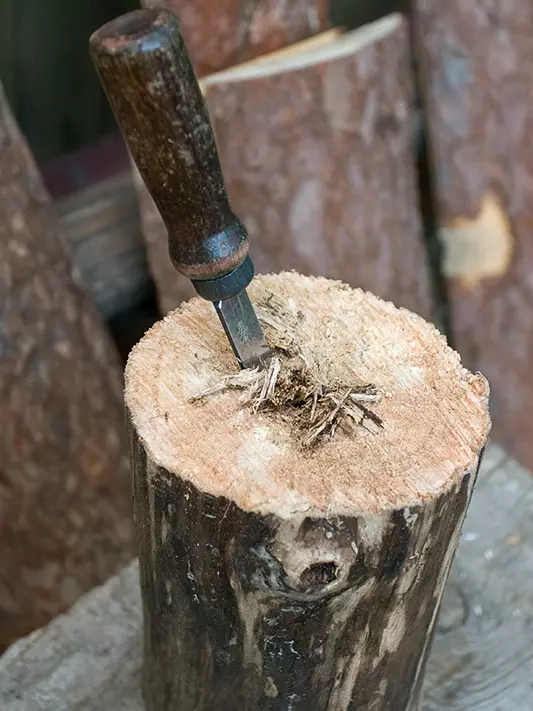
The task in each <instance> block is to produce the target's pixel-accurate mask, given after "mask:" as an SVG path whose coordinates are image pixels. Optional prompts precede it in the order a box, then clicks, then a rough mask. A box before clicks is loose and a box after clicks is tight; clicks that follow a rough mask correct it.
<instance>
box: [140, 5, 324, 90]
mask: <svg viewBox="0 0 533 711" xmlns="http://www.w3.org/2000/svg"><path fill="white" fill-rule="evenodd" d="M329 4H330V3H329V0H291V2H281V3H280V2H275V1H273V0H244V2H243V1H242V0H218V2H217V7H216V11H215V9H214V7H213V3H212V2H211V0H141V5H143V6H144V7H165V8H167V9H168V10H172V12H174V13H175V14H176V15H177V16H178V18H179V20H180V23H181V26H182V30H183V36H184V38H185V42H186V44H187V48H188V50H189V52H190V55H191V59H192V61H193V64H194V67H195V71H196V73H197V74H198V76H201V77H202V76H205V75H207V74H211V73H212V72H217V71H219V70H220V69H225V68H226V67H231V66H233V65H234V64H239V63H240V62H244V61H245V60H247V59H251V58H252V57H256V56H259V55H261V54H267V53H268V52H274V51H275V50H277V49H280V48H282V47H285V46H286V45H290V44H293V43H294V42H299V41H300V40H302V39H304V38H305V37H309V36H310V35H314V34H317V33H318V32H321V31H322V30H323V29H324V28H325V27H327V25H328V22H329Z"/></svg>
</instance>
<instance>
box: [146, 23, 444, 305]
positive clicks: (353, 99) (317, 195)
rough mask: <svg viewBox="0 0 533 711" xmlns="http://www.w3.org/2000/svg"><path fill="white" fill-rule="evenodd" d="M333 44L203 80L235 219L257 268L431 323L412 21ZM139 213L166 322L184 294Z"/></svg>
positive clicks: (161, 242) (156, 233)
mask: <svg viewBox="0 0 533 711" xmlns="http://www.w3.org/2000/svg"><path fill="white" fill-rule="evenodd" d="M328 36H329V40H328V41H327V42H326V43H323V44H321V45H320V46H319V47H317V46H316V44H315V43H316V38H315V39H314V40H313V48H312V49H311V50H309V49H307V47H308V45H307V43H302V44H301V45H300V48H299V49H298V51H293V52H291V53H290V54H286V53H285V54H282V55H281V57H282V58H281V59H280V58H279V57H278V56H276V55H274V56H273V57H270V58H269V57H263V58H261V61H260V62H251V63H248V64H247V65H245V66H243V67H233V68H232V69H231V70H228V71H227V72H222V73H219V74H216V75H214V76H209V77H206V78H205V79H204V80H203V88H204V94H205V97H206V101H207V105H208V108H209V112H210V116H211V121H212V123H213V128H214V130H215V134H216V137H217V144H218V148H219V153H220V158H221V164H222V168H223V171H224V176H225V180H226V184H227V187H228V193H229V197H230V201H231V204H232V207H233V210H234V211H235V213H236V214H237V215H238V216H239V217H240V218H241V219H242V220H243V221H244V223H245V225H246V227H247V229H248V231H249V233H250V239H251V247H250V251H251V255H252V259H253V260H254V264H255V266H256V269H257V271H258V272H262V273H266V272H277V271H280V270H283V269H296V270H297V271H299V272H301V273H304V274H318V275H323V276H327V277H330V278H334V279H342V280H343V281H346V282H348V283H350V284H352V285H355V286H360V287H362V288H364V289H368V290H370V291H372V292H374V293H375V294H377V295H378V296H381V297H383V298H385V299H389V300H391V301H393V302H394V303H396V304H397V305H400V306H405V307H407V308H409V309H411V310H412V311H415V312H416V313H419V314H421V315H422V316H424V317H426V318H430V317H431V315H432V310H433V304H432V298H431V293H430V292H431V289H430V284H429V278H428V269H427V260H426V253H425V247H424V242H423V235H422V230H421V224H420V217H419V199H418V194H417V178H416V172H415V165H414V160H415V159H414V147H413V123H414V114H413V98H412V78H411V72H410V65H409V41H408V37H407V28H406V25H405V22H404V21H403V20H402V18H401V17H400V16H399V15H391V16H389V17H386V18H384V19H382V20H379V21H378V22H376V23H372V24H371V25H368V26H365V27H363V28H360V29H359V30H356V31H354V32H352V33H347V34H344V35H341V36H335V35H333V34H332V33H328ZM308 42H309V40H308ZM141 211H142V214H143V220H144V227H145V235H146V238H147V244H148V251H149V261H150V266H151V270H152V273H153V274H154V277H155V281H156V285H157V289H158V294H159V303H160V306H161V309H162V311H163V312H164V313H166V312H167V311H169V310H170V309H172V308H174V307H175V306H176V305H177V304H178V303H179V302H180V301H181V300H182V299H183V298H184V296H186V295H187V289H186V286H185V285H184V280H183V279H180V277H179V276H178V275H176V273H175V270H174V269H173V267H172V265H171V263H170V260H169V257H168V249H167V246H166V240H165V237H164V229H163V228H162V227H161V226H160V227H159V229H158V224H159V225H160V222H159V218H158V216H157V213H155V210H154V208H151V207H150V201H149V199H146V198H145V199H144V203H143V205H142V209H141Z"/></svg>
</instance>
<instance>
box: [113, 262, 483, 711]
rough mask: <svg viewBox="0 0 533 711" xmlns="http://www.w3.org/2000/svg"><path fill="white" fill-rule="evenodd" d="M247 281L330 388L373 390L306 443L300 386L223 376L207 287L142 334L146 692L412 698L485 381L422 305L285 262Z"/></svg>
mask: <svg viewBox="0 0 533 711" xmlns="http://www.w3.org/2000/svg"><path fill="white" fill-rule="evenodd" d="M250 293H251V297H252V299H253V301H254V303H255V305H256V307H257V310H258V314H259V317H260V319H261V321H262V323H263V326H264V328H265V330H266V334H267V338H268V339H269V341H270V343H271V344H273V343H274V342H276V343H278V344H279V340H278V339H279V337H280V333H281V335H282V337H283V339H284V343H285V344H286V348H287V349H288V351H290V349H291V348H293V347H297V348H298V349H299V353H300V356H299V357H300V358H301V360H302V362H303V363H306V364H307V365H306V368H307V371H306V372H308V373H314V372H316V373H319V375H320V379H321V380H320V382H321V383H324V385H323V387H324V388H326V384H328V383H335V384H336V387H338V388H339V392H342V393H344V390H345V389H346V387H347V384H351V385H352V386H354V384H355V383H367V384H368V383H374V385H375V388H376V389H377V392H379V393H381V394H382V398H381V400H380V401H379V402H377V403H374V404H373V406H372V407H373V410H372V412H370V410H368V409H367V410H366V415H365V418H363V420H362V421H361V422H360V423H359V425H358V426H355V429H351V430H350V429H347V430H346V431H345V430H344V429H343V427H344V425H346V422H344V424H343V423H342V422H340V421H339V423H338V428H337V429H336V430H331V431H330V434H329V436H328V437H327V438H324V439H323V440H321V441H320V442H318V443H316V444H315V445H314V446H313V447H311V448H305V447H304V445H303V444H302V440H301V439H300V434H298V430H297V427H296V423H297V422H299V423H300V426H301V422H302V421H301V419H298V418H299V417H300V412H301V411H302V410H301V408H302V404H301V402H302V399H304V395H303V394H302V392H300V394H299V395H298V396H296V395H295V396H294V400H293V401H292V400H291V401H290V403H285V405H286V407H284V406H283V405H282V404H280V402H279V400H278V401H276V399H275V398H276V397H277V396H275V395H272V398H273V400H274V401H275V402H276V403H277V405H276V406H274V405H273V406H272V407H271V408H270V409H268V408H267V409H259V410H258V409H257V408H254V409H252V410H250V406H249V405H248V404H246V403H244V401H243V394H242V393H239V392H237V391H236V390H231V389H230V390H224V389H223V390H217V386H218V385H219V384H220V383H221V381H222V382H226V383H227V382H229V381H228V380H227V378H228V377H230V380H231V377H232V376H231V374H232V373H234V372H235V369H236V365H235V361H234V358H233V356H232V354H231V350H230V348H229V345H228V344H227V342H226V341H225V337H224V335H223V333H222V331H221V329H220V327H219V326H218V325H217V323H216V315H215V313H214V310H213V309H212V307H211V306H210V305H209V304H207V303H206V302H204V301H201V300H200V299H193V300H192V301H190V302H189V303H188V304H187V305H185V306H184V307H182V309H179V310H176V311H174V312H173V313H171V314H170V315H168V316H167V318H166V319H165V320H164V321H162V322H160V323H159V324H157V325H156V326H155V327H154V328H152V329H151V331H150V332H148V334H146V335H145V337H144V338H143V339H142V340H141V342H140V343H139V344H138V345H137V346H136V347H135V348H134V350H133V351H132V353H131V355H130V358H129V361H128V365H127V368H126V405H127V409H128V411H129V416H130V421H131V428H130V431H131V437H132V464H133V477H134V501H135V516H136V523H137V528H138V534H139V553H140V566H141V587H142V596H143V606H144V620H145V627H144V672H143V673H144V696H145V701H146V704H147V708H148V710H149V711H156V709H161V708H179V709H180V711H192V709H195V710H196V711H203V710H204V709H205V710H207V709H212V708H217V709H220V710H221V711H230V710H233V709H235V708H246V709H248V710H249V711H253V710H255V709H258V710H259V709H261V711H267V710H268V711H270V710H272V711H274V710H275V709H282V708H283V709H284V708H288V706H289V705H290V707H291V708H292V709H294V710H295V711H303V710H304V709H306V710H307V709H310V708H313V709H314V711H322V710H323V711H326V710H327V711H341V710H345V709H348V708H364V709H373V710H374V711H381V710H385V709H394V711H402V710H407V709H409V710H414V709H417V708H418V703H419V698H420V688H421V683H422V679H423V672H424V668H425V664H426V660H427V656H428V652H429V649H430V643H431V639H432V635H433V631H434V625H435V618H436V615H437V611H438V608H439V604H440V601H441V597H442V593H443V590H444V585H445V582H446V579H447V576H448V572H449V569H450V565H451V562H452V558H453V555H454V552H455V548H456V546H457V543H458V539H459V534H460V529H461V525H462V522H463V518H464V516H465V513H466V510H467V506H468V502H469V499H470V494H471V491H472V487H473V484H474V481H475V478H476V473H477V468H478V465H479V462H480V457H481V452H482V450H483V447H484V444H485V442H486V438H487V434H488V429H489V417H488V411H487V397H488V392H487V384H486V381H485V379H484V378H483V377H482V376H480V375H476V376H474V375H472V374H470V373H469V372H468V371H466V370H465V369H464V368H462V366H461V365H460V362H459V359H458V356H457V355H456V354H455V353H454V352H453V351H451V349H449V348H448V347H447V346H446V345H445V343H444V341H443V339H442V337H441V336H440V335H439V334H438V332H437V331H436V329H434V327H433V326H430V325H429V324H428V323H426V322H425V321H423V320H422V319H421V318H420V317H418V316H416V315H414V314H411V313H409V312H408V311H405V310H399V309H396V308H395V307H394V306H393V305H392V304H390V303H386V302H383V301H381V300H380V299H378V298H377V297H375V296H373V295H371V294H368V293H364V292H361V291H359V290H352V289H350V288H348V287H347V286H346V285H343V284H341V283H339V282H332V281H329V280H326V279H316V278H310V277H303V276H300V275H297V274H295V273H291V274H286V273H284V274H281V275H278V276H260V277H258V278H256V279H255V280H254V282H253V283H252V284H251V285H250ZM280 314H281V316H280ZM280 347H281V346H280ZM287 362H288V361H287ZM291 362H292V361H291ZM281 367H282V370H281V371H280V373H281V372H284V371H283V367H288V366H287V365H285V366H283V365H282V366H281ZM252 376H253V374H252ZM241 377H242V376H241ZM247 377H248V376H247ZM281 377H282V376H281V375H280V376H279V378H281ZM224 378H226V380H224ZM231 382H234V381H231ZM280 382H281V380H280ZM283 382H286V381H283ZM206 392H207V393H209V392H211V393H212V394H211V395H209V394H206ZM323 392H325V391H323ZM348 392H349V390H348ZM199 396H200V398H201V399H200V400H198V397H199ZM332 397H333V396H332ZM345 397H346V396H345ZM298 398H301V399H298ZM317 400H318V405H317V406H316V407H320V406H321V399H320V397H318V395H317V399H316V400H313V401H314V402H315V403H316V401H317ZM343 402H345V400H343ZM313 407H314V406H313ZM369 407H370V406H369ZM367 417H368V420H367V419H366V418H367ZM370 420H372V422H371V421H370ZM379 421H381V423H382V427H381V428H372V427H371V426H370V425H371V424H372V423H374V424H375V423H376V422H379ZM365 423H366V424H365Z"/></svg>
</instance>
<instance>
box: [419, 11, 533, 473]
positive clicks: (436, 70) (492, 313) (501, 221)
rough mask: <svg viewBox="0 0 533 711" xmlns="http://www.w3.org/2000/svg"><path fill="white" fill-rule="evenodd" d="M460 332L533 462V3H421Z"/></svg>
mask: <svg viewBox="0 0 533 711" xmlns="http://www.w3.org/2000/svg"><path fill="white" fill-rule="evenodd" d="M413 8H414V11H415V19H416V23H415V26H416V30H417V32H416V35H417V38H418V56H419V59H420V64H421V66H422V68H423V75H422V80H423V87H422V88H423V90H424V91H423V93H424V96H425V104H426V108H427V118H428V129H429V137H430V140H431V144H432V148H433V156H432V157H433V162H434V187H435V189H436V198H437V206H436V207H437V213H438V214H437V218H438V224H439V228H440V230H439V236H440V240H441V243H442V246H443V250H444V251H443V260H444V263H443V266H444V271H445V274H446V276H447V280H448V293H449V298H450V305H451V323H452V335H453V337H454V340H455V344H456V346H457V348H458V350H460V351H461V354H462V356H463V359H464V361H465V363H466V365H467V367H469V368H471V369H479V370H481V371H482V372H483V373H484V375H486V376H487V378H488V379H489V381H490V383H491V390H492V415H493V424H494V427H493V437H494V438H495V439H496V440H497V441H498V442H500V443H501V444H502V445H503V446H504V447H505V448H506V449H507V451H508V452H509V453H510V454H511V455H512V456H514V457H516V458H517V459H519V460H520V461H521V462H522V464H524V466H526V467H527V468H529V469H533V437H531V431H532V427H533V377H532V374H531V351H532V349H533V310H532V309H531V303H532V300H533V279H532V277H531V275H532V272H533V239H531V237H532V229H533V141H532V140H531V135H532V133H533V92H532V91H531V76H532V73H533V42H532V41H531V37H532V35H533V3H531V2H520V1H518V0H508V1H507V2H494V1H493V0H480V1H479V2H463V1H462V0H448V2H441V0H417V1H416V2H414V3H413Z"/></svg>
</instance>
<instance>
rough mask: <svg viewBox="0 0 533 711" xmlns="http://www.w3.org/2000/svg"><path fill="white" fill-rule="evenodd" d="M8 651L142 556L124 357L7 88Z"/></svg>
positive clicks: (1, 110)
mask: <svg viewBox="0 0 533 711" xmlns="http://www.w3.org/2000/svg"><path fill="white" fill-rule="evenodd" d="M0 146H1V150H0V215H1V220H0V254H1V257H0V316H1V318H0V411H1V413H2V426H1V428H0V531H1V536H0V560H1V566H0V647H1V646H3V645H5V644H7V643H9V642H11V641H13V639H14V638H16V637H17V636H19V635H21V634H25V633H27V632H29V631H30V630H32V629H34V628H35V627H38V626H41V625H43V624H45V623H46V622H47V621H48V620H49V619H50V618H51V617H53V616H54V615H56V614H58V613H59V612H61V611H62V610H64V609H65V608H67V607H69V606H70V605H71V604H72V603H73V602H74V600H76V598H77V597H78V596H79V595H81V594H82V593H83V592H85V591H87V590H89V589H90V588H91V587H93V586H94V585H96V584H97V583H100V582H102V581H103V580H105V579H106V578H107V577H108V576H109V575H111V574H112V573H113V572H114V571H115V570H116V569H117V567H118V566H119V565H121V564H122V563H125V562H126V561H127V560H129V559H130V557H131V556H132V555H133V540H132V539H133V526H132V525H131V524H130V502H129V482H128V471H127V459H126V458H125V456H124V455H125V451H126V447H125V432H123V429H122V427H123V425H122V419H123V417H122V398H121V385H122V383H121V376H120V368H119V363H118V358H117V355H116V353H115V350H114V348H113V347H112V345H111V342H110V340H109V337H108V335H107V333H106V331H105V328H104V326H103V324H102V323H101V322H100V320H99V318H98V315H97V313H96V311H95V308H94V307H93V306H92V305H91V304H90V302H89V301H88V299H87V298H86V297H85V295H84V294H83V292H82V290H81V288H80V286H79V284H77V283H76V281H75V279H74V278H73V275H72V271H71V270H72V267H71V264H70V261H69V259H68V256H67V253H66V251H65V250H64V248H63V245H62V244H61V242H60V239H59V237H58V234H57V227H56V224H55V222H54V220H53V217H52V214H51V210H52V208H51V206H50V202H49V198H48V195H47V194H46V191H45V190H44V187H43V184H42V181H41V177H40V175H39V173H38V171H37V169H36V167H35V164H34V162H33V159H32V157H31V155H30V152H29V150H28V147H27V145H26V143H25V141H24V139H23V137H22V136H21V134H20V132H19V130H18V128H17V126H16V124H15V122H14V120H13V117H12V115H11V112H10V109H9V106H8V105H7V101H6V99H5V97H4V95H3V93H2V89H1V87H0Z"/></svg>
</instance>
